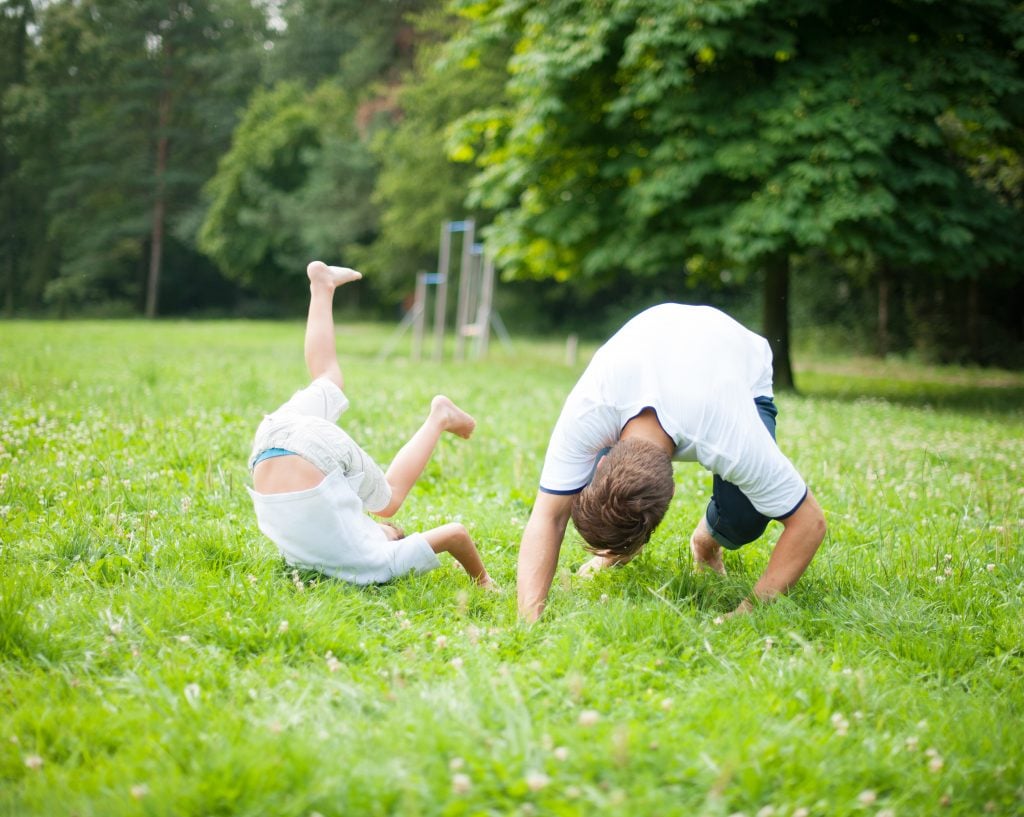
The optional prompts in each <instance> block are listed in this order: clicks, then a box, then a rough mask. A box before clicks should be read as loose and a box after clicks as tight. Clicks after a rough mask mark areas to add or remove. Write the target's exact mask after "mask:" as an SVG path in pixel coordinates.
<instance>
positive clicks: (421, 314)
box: [412, 272, 427, 361]
mask: <svg viewBox="0 0 1024 817" xmlns="http://www.w3.org/2000/svg"><path fill="white" fill-rule="evenodd" d="M412 308H413V312H414V313H415V316H416V319H415V321H414V322H413V330H412V359H413V360H415V361H419V359H420V358H421V357H422V355H423V332H424V330H425V329H426V325H427V274H426V273H425V272H418V273H416V296H415V297H414V298H413V303H412Z"/></svg>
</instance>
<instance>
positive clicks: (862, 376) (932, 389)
mask: <svg viewBox="0 0 1024 817" xmlns="http://www.w3.org/2000/svg"><path fill="white" fill-rule="evenodd" d="M886 371H887V372H889V373H888V374H885V373H882V374H877V375H876V374H870V373H859V372H851V371H845V370H843V371H823V370H818V369H815V370H811V371H806V372H803V373H801V375H800V376H799V377H798V379H797V385H798V386H799V389H800V392H799V394H800V395H801V396H803V397H811V398H815V399H824V400H837V401H843V402H855V401H858V400H882V401H885V402H887V403H892V404H895V405H899V406H908V407H912V408H931V409H937V410H940V411H956V412H962V413H975V412H977V413H988V414H1013V413H1019V412H1021V411H1022V410H1024V378H1022V377H1020V376H1017V375H1006V374H1003V375H1001V376H996V375H993V376H992V377H991V378H986V377H985V376H984V375H978V374H977V373H974V374H975V375H976V376H972V377H969V378H968V377H964V378H962V379H961V378H958V377H957V376H956V375H954V374H950V375H931V374H928V373H924V372H915V371H914V370H913V369H908V370H907V371H906V372H899V371H890V370H888V369H887V370H886Z"/></svg>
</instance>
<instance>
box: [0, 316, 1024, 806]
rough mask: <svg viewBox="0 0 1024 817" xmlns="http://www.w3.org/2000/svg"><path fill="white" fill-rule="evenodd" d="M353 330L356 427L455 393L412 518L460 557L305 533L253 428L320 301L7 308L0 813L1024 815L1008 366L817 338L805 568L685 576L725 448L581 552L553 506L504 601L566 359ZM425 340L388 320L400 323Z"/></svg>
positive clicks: (810, 364) (535, 349) (794, 437)
mask: <svg viewBox="0 0 1024 817" xmlns="http://www.w3.org/2000/svg"><path fill="white" fill-rule="evenodd" d="M392 331H393V330H392V327H373V326H368V325H357V326H352V327H348V328H345V329H343V330H341V331H340V332H339V336H338V347H339V350H340V352H341V356H342V360H343V363H344V368H345V372H346V378H347V388H346V390H347V392H348V393H349V396H350V397H351V399H352V408H351V410H350V411H349V413H348V414H347V415H346V417H345V425H346V428H347V429H348V430H349V431H350V433H351V434H352V435H353V436H354V437H355V438H356V439H357V440H359V441H361V442H362V443H363V445H364V447H365V448H366V449H367V450H369V451H370V452H371V453H372V454H374V455H375V456H376V457H377V458H378V459H379V460H382V461H385V462H386V461H387V460H388V459H389V458H390V456H391V455H392V454H393V453H394V451H395V450H396V449H397V447H398V445H399V444H400V442H402V439H403V435H405V434H408V433H410V432H411V431H412V430H413V429H414V428H415V426H416V425H417V424H418V422H419V420H420V419H421V417H422V415H423V412H424V411H425V409H426V407H427V404H428V402H429V398H430V397H431V396H432V395H433V394H434V393H436V392H438V391H444V392H445V393H447V394H449V395H450V396H451V397H452V398H453V399H455V400H456V401H458V402H460V403H462V404H464V405H465V407H466V408H468V409H469V410H471V411H472V412H473V413H474V414H475V415H476V417H477V419H478V421H479V426H478V431H477V433H476V435H475V436H474V438H473V439H472V440H471V441H469V442H465V441H462V440H456V439H454V438H451V439H446V440H444V441H443V443H442V445H441V447H440V448H439V450H438V454H437V456H436V458H435V460H434V462H433V463H432V465H431V466H430V467H429V469H428V472H427V474H426V475H425V477H424V479H423V481H422V482H421V483H420V485H419V487H418V488H417V489H416V490H415V491H414V492H413V494H412V495H411V496H410V498H409V500H408V501H407V505H406V507H405V508H404V509H403V510H402V512H401V514H400V518H399V519H398V521H399V522H400V523H401V524H403V525H404V526H405V527H406V529H417V528H420V527H428V526H433V525H435V524H437V523H439V522H441V521H444V520H449V519H459V520H461V521H463V522H464V523H465V524H466V525H467V527H468V528H469V529H470V531H471V532H472V533H473V534H474V536H475V538H476V540H477V542H478V544H479V546H480V549H481V551H482V553H483V555H484V559H485V562H486V563H487V566H488V568H489V569H490V572H491V574H492V576H493V577H494V578H495V579H496V580H497V581H498V582H499V583H500V584H501V585H502V586H503V587H504V588H505V592H504V594H502V595H493V594H490V593H487V592H485V591H482V590H479V589H477V588H476V587H474V586H473V584H472V582H471V581H470V580H469V579H468V577H467V576H466V575H465V574H464V573H463V572H462V571H461V570H460V569H459V568H458V566H457V565H456V564H455V563H454V561H453V560H451V559H450V558H449V557H447V556H444V557H442V560H443V567H442V568H441V569H440V570H438V571H435V572H433V573H430V574H428V575H426V576H422V577H418V578H415V577H414V578H406V579H402V580H399V581H396V582H394V583H392V584H390V585H387V586H382V587H373V588H368V589H359V588H356V587H352V586H347V585H344V584H342V583H340V582H336V581H331V580H322V579H318V578H317V577H316V576H315V575H312V574H296V573H293V572H292V571H291V570H289V569H286V568H285V566H284V565H283V563H282V562H281V561H280V559H279V558H278V557H277V555H276V552H275V551H274V549H273V546H272V545H271V544H270V543H269V542H267V541H265V540H264V539H263V538H262V537H261V535H260V534H259V532H258V531H257V530H256V526H255V520H254V517H253V514H252V509H251V506H250V501H249V498H248V496H247V494H246V492H245V488H244V486H245V484H246V481H247V472H246V468H245V460H246V456H247V454H248V447H249V443H250V440H251V435H252V433H253V431H254V429H255V426H256V424H257V422H258V421H259V419H260V417H261V413H262V412H264V411H269V410H270V409H272V408H274V407H275V405H276V404H277V403H279V402H280V401H281V400H283V399H284V397H286V396H287V395H288V394H290V393H291V391H292V390H293V389H295V388H297V387H298V386H300V385H302V384H303V383H304V380H305V370H304V366H303V363H302V356H301V338H302V327H301V325H300V324H299V323H288V324H281V323H243V322H236V323H227V322H224V323H195V324H193V323H158V324H152V325H150V324H144V323H138V322H125V323H116V322H111V323H0V547H2V549H0V662H2V663H0V696H2V697H0V812H2V813H4V814H11V815H63V814H76V815H81V816H82V817H86V816H87V815H104V816H106V815H135V814H138V815H236V814H246V815H263V814H265V815H302V816H303V817H305V816H306V815H314V814H320V815H323V817H330V815H357V814H358V815H361V814H374V815H377V814H381V815H382V814H401V815H471V814H494V815H504V814H522V815H531V814H532V815H548V814H552V815H598V814H631V815H674V814H679V815H708V817H715V816H719V817H727V816H728V815H734V814H743V815H747V817H755V815H757V816H759V817H769V815H774V817H797V815H820V816H821V817H837V816H838V815H878V816H879V817H883V816H884V817H893V816H895V817H904V816H905V815H916V814H920V815H932V814H942V815H947V814H948V815H980V814H986V813H991V814H996V815H1019V814H1022V813H1024V728H1022V724H1024V602H1022V590H1024V555H1022V553H1021V541H1022V538H1024V525H1022V516H1024V514H1022V508H1024V487H1022V486H1024V479H1022V472H1024V376H1021V375H1019V374H1013V373H1006V372H990V371H961V370H955V369H937V368H925V367H921V366H910V365H907V364H896V363H887V364H885V365H881V364H878V365H876V364H873V363H871V362H866V361H856V360H825V359H816V358H814V357H798V359H797V361H796V363H797V374H798V379H799V381H800V385H801V386H802V388H803V390H804V391H803V393H802V395H801V396H799V397H797V396H787V395H782V396H780V398H779V400H778V402H779V404H780V409H781V412H780V418H779V423H780V425H779V440H780V443H781V445H782V447H783V449H784V450H785V451H786V452H787V453H788V454H789V455H790V457H791V458H792V459H793V461H794V462H795V463H796V465H797V467H798V468H799V469H800V470H801V472H802V473H803V474H804V476H805V477H806V478H807V479H808V481H809V482H810V484H811V486H812V488H813V490H814V492H815V494H816V496H817V497H818V499H819V501H820V502H821V504H822V506H823V507H824V508H825V510H826V514H827V516H828V521H829V533H828V537H827V539H826V542H825V544H824V545H823V547H822V550H821V552H820V553H819V556H818V558H817V559H816V560H815V561H814V563H813V564H812V565H811V568H810V569H809V571H808V573H807V575H806V576H805V577H804V579H803V581H802V582H801V583H800V585H799V586H798V587H797V589H796V590H795V591H794V592H793V594H792V595H791V596H790V597H788V598H786V599H783V600H781V601H780V602H779V603H777V604H775V605H773V606H770V607H766V608H761V609H759V610H757V611H756V612H755V613H754V614H753V615H751V616H749V617H746V618H743V619H737V620H729V621H726V622H724V623H716V620H719V621H720V616H721V615H722V614H723V613H724V612H726V611H728V610H730V609H731V608H732V607H733V606H734V605H735V604H736V603H737V602H738V601H739V600H740V599H741V598H742V596H743V594H744V593H745V591H746V590H747V589H748V588H749V586H750V585H751V584H752V583H753V581H754V579H755V578H756V576H757V575H758V574H759V573H760V571H761V569H762V568H763V566H764V564H765V562H766V560H767V558H768V555H769V552H770V548H771V542H772V541H773V540H774V538H775V536H777V535H778V530H777V526H773V528H771V529H770V530H769V534H768V535H767V536H766V537H765V540H763V541H760V542H758V543H755V544H753V545H750V546H748V547H747V548H745V549H743V550H742V551H740V552H739V553H737V554H730V555H728V556H727V557H726V558H727V567H728V569H729V576H728V577H727V578H726V579H721V578H719V577H714V576H706V575H703V574H695V573H694V572H693V570H692V567H691V563H690V558H689V553H688V546H687V541H688V536H689V532H690V530H691V528H692V526H693V524H694V522H695V521H696V519H697V518H698V515H699V513H700V512H701V510H702V508H703V506H704V504H705V503H706V501H707V498H708V493H709V491H710V484H711V483H710V476H709V475H708V474H706V473H705V472H703V471H702V470H701V469H700V468H699V467H698V466H695V465H679V466H677V470H676V474H677V486H678V489H677V494H676V498H675V499H674V500H673V507H672V509H671V510H670V512H669V516H668V517H667V518H666V522H665V524H663V525H662V527H661V528H660V529H659V530H658V531H657V533H656V534H655V536H654V538H653V539H652V541H651V544H650V546H649V547H648V549H647V551H646V552H645V554H644V555H643V556H642V557H641V558H640V559H639V560H638V561H637V562H635V563H634V564H632V565H630V566H629V567H627V568H624V569H621V570H615V571H610V572H609V573H607V574H605V575H601V576H598V577H597V578H595V579H593V580H591V581H584V580H580V579H577V578H574V576H573V571H574V570H575V568H576V567H578V566H579V565H580V564H581V563H582V562H583V561H584V560H585V559H586V554H585V552H584V551H583V549H582V548H581V547H580V540H579V539H578V537H577V536H575V534H572V533H570V536H569V537H568V538H567V540H566V545H565V546H564V547H563V550H562V556H561V562H560V569H559V573H558V575H557V576H556V579H555V585H554V588H553V591H552V596H551V603H550V605H549V608H548V611H547V612H546V614H545V616H544V618H543V619H542V621H541V622H540V623H539V624H537V625H534V626H524V625H521V624H519V623H518V622H517V618H516V615H515V561H516V550H517V546H518V543H519V538H520V535H521V532H522V528H523V525H524V524H525V521H526V518H527V516H528V514H529V509H530V504H531V502H532V499H533V496H534V492H535V489H536V482H537V477H538V475H539V473H540V466H541V459H542V457H543V453H544V448H545V444H546V441H547V435H548V433H549V432H550V429H551V426H552V424H553V422H554V419H555V417H556V415H557V413H558V410H559V408H560V406H561V402H562V400H563V399H564V397H565V395H566V394H567V392H568V390H569V388H570V387H571V385H572V384H573V382H574V380H575V377H576V375H577V374H578V371H579V370H580V369H581V368H582V365H583V362H584V361H583V360H581V361H580V363H579V364H578V365H575V366H573V367H569V366H567V365H565V363H564V360H563V349H562V346H561V344H559V343H557V342H552V343H547V344H545V343H540V342H529V341H524V340H521V339H517V341H516V343H515V348H514V350H513V352H511V353H509V352H505V351H504V350H502V348H501V347H500V346H498V347H497V348H496V349H495V350H494V354H493V355H492V357H491V359H490V361H489V362H487V363H472V364H465V365H462V366H456V365H454V364H451V363H446V364H444V365H435V364H431V363H424V364H412V363H410V362H408V361H407V360H404V359H401V358H395V359H392V360H390V361H388V362H387V363H386V364H382V363H380V362H378V361H376V360H375V358H374V355H375V353H376V350H377V349H378V348H379V347H380V346H381V345H383V344H384V343H385V342H387V340H388V339H389V337H390V336H391V333H392ZM407 350H408V344H406V345H405V346H402V347H400V350H399V351H400V353H401V354H406V353H407Z"/></svg>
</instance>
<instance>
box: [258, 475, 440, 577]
mask: <svg viewBox="0 0 1024 817" xmlns="http://www.w3.org/2000/svg"><path fill="white" fill-rule="evenodd" d="M248 490H249V493H250V494H251V496H252V499H253V504H254V506H255V508H256V520H257V523H258V524H259V528H260V530H261V531H262V532H263V533H264V534H265V535H266V536H267V537H268V538H270V539H271V541H273V542H274V543H275V544H276V545H277V547H278V549H279V550H280V551H281V555H282V556H283V557H284V559H285V561H286V562H288V564H290V565H293V566H295V567H301V568H308V569H312V570H317V571H320V572H321V573H324V574H326V575H328V576H334V577H335V578H338V579H342V580H344V581H347V582H352V583H353V584H377V583H381V582H386V581H389V580H391V579H393V578H395V577H397V576H403V575H405V574H407V573H412V572H415V573H426V572H427V571H429V570H433V569H434V568H436V567H438V566H439V565H440V562H439V561H438V558H437V555H436V554H435V553H434V551H433V549H432V548H431V547H430V545H429V544H428V542H427V540H426V539H425V538H424V537H423V535H422V534H419V533H414V534H412V535H411V536H407V537H406V538H404V539H399V540H397V541H393V540H390V539H388V538H387V536H385V534H384V531H383V530H382V529H381V528H380V526H379V525H378V524H377V523H376V522H374V521H373V520H372V519H370V518H369V517H368V516H367V515H366V514H365V513H364V512H363V503H362V500H360V498H359V497H358V496H357V495H356V493H355V491H354V490H353V489H352V486H351V485H350V484H349V481H348V480H347V479H346V478H345V474H344V473H343V472H342V471H341V470H340V469H339V470H336V471H333V472H331V473H330V474H328V475H327V476H326V477H325V478H324V480H323V481H322V482H321V483H320V484H319V485H317V486H316V487H315V488H310V489H308V490H305V491H291V492H288V493H281V494H260V493H256V492H255V491H253V490H252V489H251V488H250V489H248Z"/></svg>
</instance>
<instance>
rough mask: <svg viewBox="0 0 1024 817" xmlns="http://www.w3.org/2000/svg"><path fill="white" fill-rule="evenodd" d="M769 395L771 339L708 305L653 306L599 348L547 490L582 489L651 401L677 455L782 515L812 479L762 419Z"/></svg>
mask: <svg viewBox="0 0 1024 817" xmlns="http://www.w3.org/2000/svg"><path fill="white" fill-rule="evenodd" d="M761 396H765V397H771V396H772V353H771V348H770V347H769V345H768V341H766V340H765V339H764V338H762V337H761V336H759V335H756V334H754V333H753V332H751V331H750V330H748V329H746V328H745V327H744V326H742V325H741V324H740V323H738V322H736V321H735V320H733V319H732V318H730V317H729V316H728V315H726V314H725V313H724V312H720V311H719V310H717V309H714V308H712V307H709V306H686V305H683V304H661V305H660V306H654V307H651V308H650V309H648V310H646V311H644V312H641V313H640V314H639V315H637V316H636V317H634V318H633V319H632V320H630V321H629V322H628V323H627V324H626V325H625V326H623V327H622V328H621V329H620V330H619V331H618V332H616V333H615V335H613V336H612V337H611V338H610V339H609V340H608V342H607V343H605V344H604V346H602V347H601V348H600V349H598V350H597V352H596V353H595V355H594V358H593V360H591V362H590V365H589V366H588V367H587V369H586V371H584V372H583V375H582V376H581V377H580V379H579V382H577V384H576V386H575V387H574V388H573V390H572V392H570V394H569V397H568V398H567V399H566V401H565V405H564V406H563V407H562V413H561V415H560V416H559V418H558V422H557V423H556V424H555V428H554V431H553V432H552V434H551V440H550V442H549V443H548V450H547V455H546V457H545V459H544V468H543V471H542V472H541V479H540V485H541V490H542V491H545V492H547V493H557V494H573V493H578V492H579V491H581V490H583V488H584V487H586V485H587V484H588V482H589V481H590V477H591V474H592V472H593V469H594V463H595V461H596V458H597V456H598V455H599V453H600V452H601V451H603V450H604V449H605V448H607V447H609V446H611V445H613V444H614V443H615V442H616V441H617V440H618V439H619V434H620V432H621V431H622V428H623V426H625V425H626V423H627V422H629V420H631V419H632V418H633V417H635V416H636V415H637V414H639V413H640V412H641V411H642V410H643V409H644V408H647V407H650V408H653V409H654V410H655V412H657V415H658V421H659V422H660V423H661V426H662V428H664V429H665V432H666V433H667V434H668V435H669V436H670V437H671V438H672V440H673V441H674V442H675V445H676V450H675V454H674V455H673V459H676V460H684V461H696V462H699V463H700V464H701V465H703V466H704V467H705V468H707V469H708V470H709V471H711V472H713V473H715V474H717V475H718V476H720V477H722V478H723V479H725V480H727V481H728V482H731V483H733V484H734V485H736V486H737V487H738V488H739V489H740V490H741V491H742V492H743V493H744V494H745V495H746V496H747V498H748V499H749V500H750V501H751V503H752V504H753V506H754V507H755V508H756V509H757V510H758V511H760V512H761V513H762V514H764V515H765V516H769V517H774V518H779V517H784V516H786V515H788V514H790V513H792V511H793V510H795V509H796V507H797V506H798V505H799V504H800V502H801V501H802V500H803V497H804V495H805V493H806V491H807V486H806V483H804V481H803V479H802V478H801V477H800V474H799V473H797V471H796V469H795V468H794V467H793V464H792V463H791V462H790V461H789V460H788V459H787V458H786V457H785V455H783V453H782V452H781V451H780V450H779V447H778V446H777V445H776V444H775V441H774V440H773V439H772V437H771V434H770V433H769V432H768V429H766V428H765V426H764V424H763V423H762V422H761V418H760V416H759V415H758V412H757V407H756V406H755V404H754V398H755V397H761Z"/></svg>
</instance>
